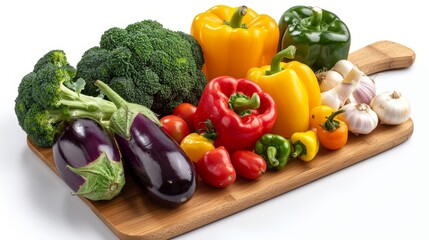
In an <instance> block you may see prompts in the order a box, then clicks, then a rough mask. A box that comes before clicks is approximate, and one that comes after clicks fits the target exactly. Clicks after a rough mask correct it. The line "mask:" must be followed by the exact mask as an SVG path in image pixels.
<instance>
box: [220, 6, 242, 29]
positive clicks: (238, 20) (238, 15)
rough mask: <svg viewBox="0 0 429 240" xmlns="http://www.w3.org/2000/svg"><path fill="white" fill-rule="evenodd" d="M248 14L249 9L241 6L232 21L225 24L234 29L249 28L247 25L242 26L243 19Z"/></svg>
mask: <svg viewBox="0 0 429 240" xmlns="http://www.w3.org/2000/svg"><path fill="white" fill-rule="evenodd" d="M246 14H247V7H246V6H244V5H243V6H240V7H238V8H237V10H235V12H234V14H233V15H232V17H231V19H230V20H229V21H226V20H225V22H224V24H225V25H228V26H230V27H232V28H247V27H246V25H245V24H242V23H241V22H242V21H243V17H244V16H245V15H246Z"/></svg>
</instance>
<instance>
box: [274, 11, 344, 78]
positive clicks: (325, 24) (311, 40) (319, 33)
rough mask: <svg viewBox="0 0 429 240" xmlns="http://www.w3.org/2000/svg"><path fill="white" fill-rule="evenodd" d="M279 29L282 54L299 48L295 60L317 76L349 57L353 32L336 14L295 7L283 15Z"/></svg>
mask: <svg viewBox="0 0 429 240" xmlns="http://www.w3.org/2000/svg"><path fill="white" fill-rule="evenodd" d="M278 25H279V29H280V39H279V48H278V50H279V51H281V50H283V49H285V48H287V47H288V46H290V45H295V46H296V48H297V50H296V53H295V58H294V59H293V60H296V61H299V62H301V63H304V64H306V65H308V66H309V67H311V68H312V69H313V71H315V72H316V71H318V70H321V69H328V70H329V69H331V68H332V67H333V66H334V65H335V63H337V62H338V61H339V60H342V59H347V57H348V55H349V49H350V43H351V36H350V31H349V29H348V27H347V25H346V24H345V23H344V22H343V21H341V20H340V19H339V18H338V16H337V15H335V14H334V13H332V12H329V11H326V10H324V9H320V8H317V7H307V6H294V7H291V8H289V9H288V10H286V11H285V12H284V13H283V15H282V16H281V18H280V20H279V23H278ZM285 61H291V60H286V59H285Z"/></svg>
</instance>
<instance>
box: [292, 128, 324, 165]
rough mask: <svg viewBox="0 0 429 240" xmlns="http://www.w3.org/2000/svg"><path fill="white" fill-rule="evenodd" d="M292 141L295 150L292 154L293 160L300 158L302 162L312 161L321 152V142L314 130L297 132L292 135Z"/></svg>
mask: <svg viewBox="0 0 429 240" xmlns="http://www.w3.org/2000/svg"><path fill="white" fill-rule="evenodd" d="M290 140H291V142H292V146H293V149H294V151H293V152H292V153H291V157H293V158H297V157H299V158H300V159H301V160H304V161H311V160H313V158H314V157H315V156H316V154H317V153H318V152H319V146H320V142H319V139H318V138H317V134H316V132H315V131H313V130H308V131H306V132H296V133H294V134H292V137H291V139H290Z"/></svg>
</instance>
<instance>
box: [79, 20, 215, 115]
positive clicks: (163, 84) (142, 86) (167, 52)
mask: <svg viewBox="0 0 429 240" xmlns="http://www.w3.org/2000/svg"><path fill="white" fill-rule="evenodd" d="M100 59H102V60H100ZM203 64H204V58H203V53H202V50H201V47H200V46H199V44H198V42H197V41H196V40H195V39H194V38H193V37H192V36H191V35H189V34H186V33H183V32H175V31H172V30H169V29H167V28H164V27H163V25H162V24H161V23H159V22H157V21H154V20H143V21H140V22H136V23H132V24H129V25H128V26H126V27H125V28H118V27H113V28H110V29H108V30H106V31H105V32H104V33H103V35H102V36H101V38H100V43H99V46H97V47H93V48H91V49H90V50H88V51H86V52H85V53H84V54H83V55H82V58H81V60H80V61H79V63H78V64H77V67H76V69H77V72H76V76H75V79H78V78H84V79H85V80H86V81H87V82H88V85H91V86H92V85H93V84H94V83H95V81H96V80H101V81H103V82H104V83H106V84H108V85H109V86H110V87H111V88H112V89H113V90H114V91H116V92H119V93H120V95H121V96H122V97H123V98H124V99H125V100H126V101H128V102H133V103H137V104H141V105H144V106H147V107H148V108H150V109H151V110H152V111H154V112H155V113H157V114H159V115H160V116H163V115H167V114H171V112H172V111H173V109H174V108H175V107H176V106H177V105H178V104H179V103H182V102H190V103H192V104H195V105H197V104H198V101H199V99H200V97H201V94H202V91H203V89H204V87H205V85H206V84H207V80H206V78H205V75H204V74H203V73H202V65H203ZM83 93H85V94H87V95H91V96H97V95H98V94H99V91H98V89H97V88H96V87H93V86H92V87H87V88H85V89H84V90H83Z"/></svg>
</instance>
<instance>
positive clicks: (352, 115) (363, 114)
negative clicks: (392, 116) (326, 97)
mask: <svg viewBox="0 0 429 240" xmlns="http://www.w3.org/2000/svg"><path fill="white" fill-rule="evenodd" d="M341 109H343V110H344V112H343V113H342V114H341V120H343V121H344V122H345V123H346V124H347V127H348V128H349V131H350V132H351V133H354V134H356V135H359V134H369V133H371V132H372V131H374V129H375V128H376V127H377V125H378V116H377V113H375V112H374V111H373V110H372V109H371V106H370V105H368V104H366V103H349V104H346V105H344V106H343V107H342V108H341Z"/></svg>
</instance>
